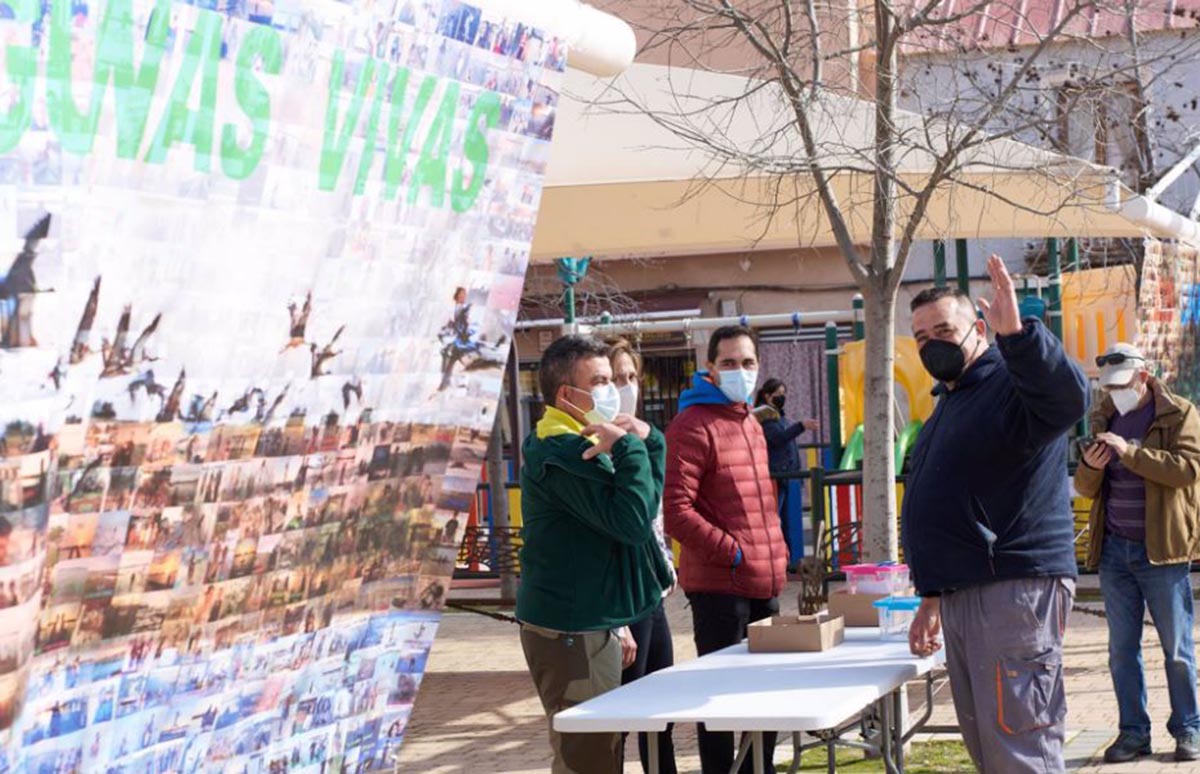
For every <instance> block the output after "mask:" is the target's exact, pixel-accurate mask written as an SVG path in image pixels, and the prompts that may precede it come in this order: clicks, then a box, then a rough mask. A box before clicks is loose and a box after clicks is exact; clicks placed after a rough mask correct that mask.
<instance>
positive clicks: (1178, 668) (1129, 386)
mask: <svg viewBox="0 0 1200 774" xmlns="http://www.w3.org/2000/svg"><path fill="white" fill-rule="evenodd" d="M1096 363H1097V365H1099V367H1100V387H1101V389H1102V390H1103V391H1104V393H1105V396H1104V400H1103V401H1101V402H1100V404H1099V405H1098V406H1097V407H1096V408H1095V410H1094V411H1093V412H1092V414H1091V418H1090V423H1091V432H1092V436H1093V439H1092V441H1091V442H1090V443H1089V444H1088V445H1087V446H1086V448H1085V450H1084V454H1083V461H1082V463H1081V464H1080V466H1079V469H1078V471H1077V472H1076V474H1075V488H1076V489H1077V490H1078V491H1079V493H1080V494H1081V495H1083V496H1084V497H1088V498H1091V499H1092V513H1091V520H1090V522H1089V533H1090V536H1091V540H1090V544H1089V546H1088V556H1087V565H1088V567H1089V568H1091V569H1095V568H1097V567H1099V569H1100V590H1101V592H1102V594H1103V596H1104V611H1105V614H1106V618H1107V620H1108V654H1109V656H1108V662H1109V669H1110V671H1111V672H1112V681H1113V689H1114V690H1115V692H1116V694H1117V708H1118V711H1119V716H1120V735H1119V736H1118V737H1117V739H1116V741H1115V742H1113V744H1112V745H1111V746H1110V747H1109V748H1108V749H1107V750H1106V751H1105V753H1104V760H1105V761H1106V762H1108V763H1123V762H1126V761H1131V760H1134V759H1136V758H1140V757H1142V756H1144V755H1149V754H1150V752H1151V747H1150V715H1149V714H1148V713H1147V711H1146V678H1145V674H1144V672H1143V668H1142V620H1143V617H1144V616H1145V614H1146V610H1147V608H1148V609H1149V611H1150V617H1151V618H1152V619H1153V620H1154V626H1155V628H1156V629H1157V630H1158V636H1159V639H1160V640H1161V641H1162V648H1163V655H1164V660H1165V666H1166V671H1167V692H1168V694H1169V695H1170V697H1171V718H1170V720H1168V721H1167V731H1169V732H1170V734H1171V736H1173V737H1174V738H1175V760H1178V761H1195V760H1200V708H1198V707H1197V701H1196V650H1195V645H1194V643H1193V639H1192V625H1193V620H1194V617H1195V616H1194V613H1193V609H1192V582H1191V576H1190V574H1189V569H1190V564H1191V561H1192V560H1194V559H1197V558H1200V543H1198V541H1197V535H1198V534H1200V508H1198V503H1200V417H1198V416H1197V413H1196V407H1195V406H1194V405H1192V403H1191V402H1189V401H1188V400H1187V399H1185V398H1182V397H1180V396H1178V395H1175V394H1174V393H1172V392H1171V391H1170V390H1168V389H1167V388H1166V387H1165V386H1164V385H1163V384H1162V383H1161V382H1160V381H1158V380H1157V379H1155V378H1154V377H1153V376H1151V375H1150V370H1149V367H1148V364H1147V362H1146V358H1145V357H1144V356H1143V355H1142V352H1141V351H1140V350H1139V349H1137V347H1134V346H1132V345H1130V344H1117V345H1116V346H1114V347H1113V348H1112V349H1110V350H1109V351H1108V352H1106V353H1105V354H1103V355H1101V356H1100V357H1098V358H1096Z"/></svg>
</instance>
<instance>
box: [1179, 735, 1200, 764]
mask: <svg viewBox="0 0 1200 774" xmlns="http://www.w3.org/2000/svg"><path fill="white" fill-rule="evenodd" d="M1175 760H1177V761H1200V733H1196V732H1192V733H1190V734H1185V735H1184V736H1181V737H1179V738H1178V739H1176V740H1175Z"/></svg>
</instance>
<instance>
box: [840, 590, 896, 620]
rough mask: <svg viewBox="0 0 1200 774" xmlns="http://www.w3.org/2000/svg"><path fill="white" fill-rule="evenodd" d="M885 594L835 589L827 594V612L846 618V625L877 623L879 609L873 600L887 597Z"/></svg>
mask: <svg viewBox="0 0 1200 774" xmlns="http://www.w3.org/2000/svg"><path fill="white" fill-rule="evenodd" d="M887 597H888V595H887V594H851V593H850V592H849V591H835V592H833V593H832V594H830V595H829V614H830V615H840V616H842V617H843V618H845V619H846V626H853V627H866V626H878V625H879V611H877V610H876V609H875V607H874V604H875V602H877V601H878V600H880V599H887Z"/></svg>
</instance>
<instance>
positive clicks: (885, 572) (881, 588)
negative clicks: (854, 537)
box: [842, 564, 909, 594]
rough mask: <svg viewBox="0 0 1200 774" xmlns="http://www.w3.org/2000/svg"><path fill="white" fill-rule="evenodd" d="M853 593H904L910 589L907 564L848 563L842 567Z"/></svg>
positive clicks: (847, 583)
mask: <svg viewBox="0 0 1200 774" xmlns="http://www.w3.org/2000/svg"><path fill="white" fill-rule="evenodd" d="M842 572H844V573H846V585H847V586H848V588H849V591H850V593H851V594H903V593H905V592H906V591H908V583H909V578H908V565H906V564H848V565H846V566H844V567H842Z"/></svg>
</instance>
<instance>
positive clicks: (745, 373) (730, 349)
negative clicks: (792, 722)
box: [663, 326, 788, 774]
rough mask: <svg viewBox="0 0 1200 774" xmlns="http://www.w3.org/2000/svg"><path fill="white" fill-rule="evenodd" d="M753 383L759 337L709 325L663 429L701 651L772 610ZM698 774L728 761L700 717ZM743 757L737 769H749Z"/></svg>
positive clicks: (780, 559)
mask: <svg viewBox="0 0 1200 774" xmlns="http://www.w3.org/2000/svg"><path fill="white" fill-rule="evenodd" d="M757 382H758V341H757V340H756V338H755V336H754V332H753V331H751V330H750V329H749V328H745V327H741V326H729V327H725V328H718V329H717V330H715V331H713V334H712V337H711V338H710V339H709V342H708V371H707V372H704V371H702V372H700V373H698V374H696V376H695V379H694V381H693V385H692V387H691V389H689V390H686V391H685V392H684V393H683V395H682V396H680V401H679V406H680V408H681V409H682V411H681V413H680V414H679V416H677V417H675V420H674V421H673V422H672V423H671V426H670V428H668V430H667V449H668V454H667V478H666V484H665V487H664V489H663V515H664V519H665V525H666V531H667V533H668V534H669V535H671V537H673V538H675V539H676V540H678V541H679V543H680V545H682V546H683V551H682V553H681V554H680V560H679V563H680V567H679V585H680V586H681V587H682V588H683V590H684V591H685V592H687V597H688V601H689V602H690V603H691V608H692V629H693V635H694V637H695V640H696V651H697V652H698V653H699V654H700V655H701V656H703V655H705V654H707V653H712V652H713V651H716V650H720V649H721V648H725V647H728V646H730V645H734V644H737V643H739V642H741V641H742V640H743V639H744V638H745V637H746V627H747V625H748V624H750V623H751V622H753V621H758V620H761V619H763V618H769V617H770V616H772V615H775V614H776V613H778V612H779V593H780V592H781V591H782V590H783V586H784V583H785V582H786V571H787V556H788V552H787V545H786V544H785V543H784V540H783V530H782V529H781V528H780V526H779V516H778V512H777V510H776V507H775V487H774V486H773V484H772V483H771V473H770V470H769V468H768V464H767V442H766V439H765V438H764V437H763V432H762V426H761V425H760V424H759V423H758V420H756V419H755V418H754V415H753V414H751V413H750V406H749V404H748V401H749V400H750V399H751V396H753V395H754V388H755V385H756V384H757ZM699 741H700V763H701V767H702V769H703V771H704V774H717V772H720V774H726V773H727V772H728V771H729V770H730V768H731V767H732V766H733V757H734V747H733V734H731V733H716V732H712V733H710V732H708V731H707V730H705V728H704V725H703V724H701V725H700V738H699ZM764 741H765V742H766V744H765V745H764V747H765V749H764V750H763V755H764V760H765V766H766V770H767V771H774V766H773V765H772V757H773V755H774V751H775V735H774V734H766V735H765V740H764ZM753 767H754V761H753V760H750V759H747V760H746V761H745V763H744V764H743V766H742V768H741V771H742V772H743V774H749V773H750V772H751V771H753Z"/></svg>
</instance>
